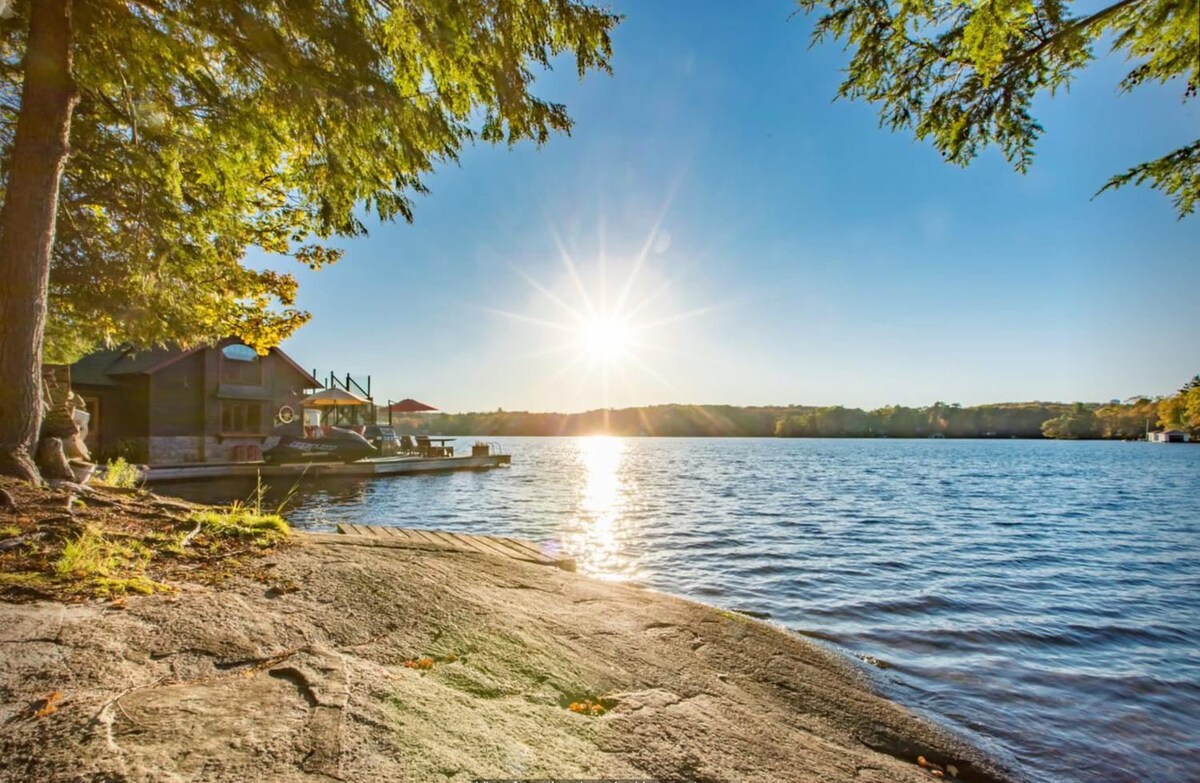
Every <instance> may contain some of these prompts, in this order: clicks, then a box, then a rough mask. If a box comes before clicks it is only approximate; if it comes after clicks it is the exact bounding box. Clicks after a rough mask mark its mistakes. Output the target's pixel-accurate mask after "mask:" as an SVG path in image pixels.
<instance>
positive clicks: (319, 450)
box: [263, 424, 377, 465]
mask: <svg viewBox="0 0 1200 783" xmlns="http://www.w3.org/2000/svg"><path fill="white" fill-rule="evenodd" d="M376 452H377V449H376V448H375V447H374V446H372V445H371V444H370V442H369V441H367V439H366V438H364V437H363V436H362V435H359V434H358V433H357V432H355V431H353V430H348V429H346V428H344V427H329V428H328V430H327V431H326V432H323V433H322V434H321V436H320V437H315V438H308V437H304V435H303V432H301V433H300V434H297V433H296V431H295V430H294V429H292V425H290V424H284V425H281V426H279V427H276V428H275V432H274V433H273V434H272V435H270V436H268V437H267V439H266V440H264V441H263V460H264V461H265V462H266V463H267V464H268V465H282V464H283V463H285V462H310V461H320V462H345V463H346V464H350V463H351V462H357V461H359V460H360V459H364V458H366V457H371V456H374V455H375V454H376Z"/></svg>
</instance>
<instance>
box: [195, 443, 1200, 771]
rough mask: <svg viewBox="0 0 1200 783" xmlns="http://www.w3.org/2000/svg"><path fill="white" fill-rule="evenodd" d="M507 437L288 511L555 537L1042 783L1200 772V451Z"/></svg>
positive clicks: (597, 563)
mask: <svg viewBox="0 0 1200 783" xmlns="http://www.w3.org/2000/svg"><path fill="white" fill-rule="evenodd" d="M505 443H506V446H507V447H508V448H509V449H510V450H511V451H512V452H513V454H514V463H513V466H512V468H511V469H508V470H498V471H492V472H487V473H455V474H444V475H427V476H413V477H404V478H397V479H391V480H387V479H385V480H377V481H373V482H346V483H341V484H337V485H332V486H324V487H322V488H320V489H317V490H306V491H304V492H302V493H301V495H300V499H299V504H298V505H297V506H296V507H295V508H294V510H293V511H292V513H291V514H290V515H289V516H290V518H291V519H292V521H293V522H294V523H295V524H297V525H300V526H302V527H311V528H315V529H328V528H329V527H331V526H332V525H334V524H336V523H337V522H341V521H352V522H359V523H367V524H392V525H400V526H416V527H420V526H426V527H429V526H437V527H442V528H447V529H452V530H461V531H471V532H481V533H489V532H490V533H497V534H501V535H511V536H519V537H523V538H530V539H535V540H539V541H543V542H545V543H546V545H547V546H551V547H554V548H557V549H562V550H566V551H569V552H572V553H573V554H574V555H575V556H576V557H577V558H578V559H579V562H580V564H581V569H582V570H583V571H585V572H587V573H591V574H594V575H596V576H600V577H602V578H608V579H624V580H627V581H630V582H633V583H636V584H641V585H645V586H648V587H652V588H655V589H659V590H664V591H667V592H673V593H676V594H680V595H684V596H690V597H693V598H698V599H701V600H705V601H708V602H710V603H715V604H718V605H721V606H723V607H726V608H729V609H736V610H739V611H747V612H753V613H757V614H763V615H769V617H770V621H771V622H775V623H778V624H780V625H781V626H784V627H787V628H790V629H792V630H794V631H796V632H798V633H802V634H804V635H806V636H809V637H812V638H815V639H818V640H820V642H821V643H823V644H829V645H831V646H833V647H836V648H839V649H841V650H843V651H845V652H848V653H850V654H852V655H854V656H855V657H856V658H858V659H860V660H862V661H864V662H866V664H869V665H870V667H871V668H870V671H871V672H873V673H874V677H875V679H876V681H877V682H878V683H879V685H880V687H881V688H882V689H883V690H884V691H885V692H887V693H888V694H889V695H891V696H893V697H894V698H897V699H899V700H900V701H903V702H904V703H906V704H908V705H910V706H911V707H913V708H914V709H916V710H917V711H919V712H922V713H924V714H926V715H929V716H930V717H932V718H934V719H936V720H940V721H943V722H945V723H947V724H949V725H951V726H952V727H954V728H956V729H958V730H959V731H961V732H963V733H965V734H967V735H969V736H970V737H971V738H972V739H974V740H975V741H976V742H978V743H980V744H982V745H983V746H985V747H987V748H989V749H991V750H992V751H993V752H995V753H997V754H999V755H1001V756H1002V757H1006V758H1008V759H1010V760H1014V761H1019V763H1018V764H1017V766H1019V767H1020V768H1023V769H1027V770H1030V777H1031V779H1037V780H1067V781H1076V782H1077V783H1083V781H1095V780H1104V781H1131V782H1132V781H1142V780H1146V779H1154V780H1179V781H1183V780H1200V741H1197V736H1200V735H1198V734H1197V730H1196V727H1197V726H1200V448H1196V447H1191V446H1156V445H1150V444H1123V443H1055V442H1030V441H903V440H877V441H829V440H790V441H788V440H755V439H727V440H692V439H631V440H624V441H622V440H619V439H603V438H602V439H573V438H545V439H521V438H512V439H508V440H507V441H505ZM180 489H181V491H182V492H183V494H190V495H192V496H196V497H198V498H199V499H214V497H213V495H212V493H213V492H216V493H219V494H220V493H224V494H225V495H226V497H225V499H229V498H230V497H244V496H245V494H246V491H245V490H237V491H235V490H234V489H232V488H230V487H227V486H226V487H215V486H212V485H209V486H207V487H204V488H186V487H181V488H180ZM281 489H286V488H281ZM205 493H208V494H207V495H205Z"/></svg>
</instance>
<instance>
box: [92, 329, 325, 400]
mask: <svg viewBox="0 0 1200 783" xmlns="http://www.w3.org/2000/svg"><path fill="white" fill-rule="evenodd" d="M240 342H241V340H239V339H237V338H236V337H227V338H226V339H224V340H221V341H219V342H217V343H215V344H213V345H201V346H198V347H195V348H180V347H177V346H176V347H167V348H147V349H143V350H140V351H135V350H134V349H133V348H130V347H128V346H126V347H123V348H116V349H105V350H100V351H95V352H94V353H90V354H88V355H87V356H85V357H83V358H82V359H80V360H79V361H77V362H75V364H73V365H71V382H72V383H75V384H79V385H81V386H114V385H115V383H114V382H113V380H112V376H121V375H153V374H154V373H156V372H158V371H159V370H163V369H165V368H167V367H170V366H171V365H172V364H175V363H176V362H178V361H179V360H181V359H184V358H186V357H188V356H191V355H193V354H195V353H197V352H198V351H203V350H207V349H209V348H213V349H220V348H224V347H225V346H227V345H231V344H234V343H240ZM268 353H269V354H270V355H273V356H276V357H278V358H279V359H281V360H283V363H284V364H286V365H287V366H288V367H290V368H291V369H293V370H295V371H296V373H298V374H299V375H300V376H301V378H302V379H303V381H304V383H305V388H310V389H311V388H316V387H319V386H320V385H321V382H320V381H318V380H317V379H316V378H314V377H313V376H312V375H310V374H309V372H308V371H307V370H305V369H304V368H303V367H301V366H300V365H299V364H297V363H296V361H295V360H294V359H292V357H290V356H288V355H287V354H286V353H284V352H283V351H281V350H279V349H278V348H272V349H270V351H269V352H268Z"/></svg>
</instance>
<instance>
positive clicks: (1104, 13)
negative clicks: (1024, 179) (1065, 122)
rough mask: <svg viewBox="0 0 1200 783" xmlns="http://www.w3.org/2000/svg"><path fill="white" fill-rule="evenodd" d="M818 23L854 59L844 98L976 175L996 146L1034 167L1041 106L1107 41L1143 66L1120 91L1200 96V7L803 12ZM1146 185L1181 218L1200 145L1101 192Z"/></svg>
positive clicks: (1122, 4)
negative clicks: (1173, 85)
mask: <svg viewBox="0 0 1200 783" xmlns="http://www.w3.org/2000/svg"><path fill="white" fill-rule="evenodd" d="M798 2H799V5H800V7H801V8H802V9H803V10H805V11H806V12H810V13H811V12H816V11H818V10H819V11H820V12H821V16H820V17H819V18H818V20H817V22H816V26H815V29H814V31H813V40H814V42H821V41H825V40H827V39H830V38H838V39H842V40H844V41H845V42H846V44H847V45H848V47H849V48H850V49H852V50H853V54H852V55H851V59H850V64H849V67H848V69H847V72H846V78H845V80H844V81H843V82H842V84H841V86H840V88H839V90H838V95H839V96H840V97H846V98H851V99H862V100H866V101H870V102H872V103H875V104H878V105H879V107H880V122H881V124H882V125H884V126H887V127H889V128H891V129H892V130H900V129H907V130H911V131H913V132H914V133H915V134H916V136H917V138H919V139H922V140H929V141H931V142H932V143H933V145H934V147H935V148H937V150H938V151H939V152H941V153H942V155H943V156H944V157H945V158H946V159H947V160H949V161H951V162H954V163H957V164H960V165H966V164H967V163H969V162H970V161H971V160H972V159H973V158H974V157H975V156H976V155H977V154H979V152H980V151H981V150H982V149H983V148H984V147H986V146H988V145H992V144H995V145H997V146H999V147H1000V149H1001V150H1002V151H1003V153H1004V155H1005V157H1006V158H1007V159H1008V160H1009V162H1011V163H1012V164H1013V165H1014V167H1015V168H1016V169H1017V170H1018V171H1022V172H1024V171H1026V170H1027V169H1028V168H1029V166H1030V165H1031V163H1032V162H1033V155H1034V145H1035V143H1036V141H1037V139H1038V137H1039V136H1040V135H1041V133H1042V127H1041V125H1039V124H1038V122H1037V120H1036V119H1035V118H1034V117H1033V114H1032V113H1031V107H1032V105H1033V101H1034V99H1035V98H1036V97H1037V96H1038V95H1039V94H1042V93H1048V94H1051V95H1053V94H1054V93H1055V92H1057V91H1058V90H1059V89H1061V88H1064V87H1066V86H1068V85H1069V83H1070V80H1071V78H1072V77H1073V75H1074V73H1075V72H1076V71H1077V70H1078V69H1079V68H1081V67H1083V66H1085V65H1086V64H1087V63H1089V62H1090V61H1091V60H1092V59H1093V57H1094V52H1093V48H1094V46H1095V45H1096V43H1097V42H1098V41H1100V39H1105V40H1106V41H1111V46H1112V48H1113V50H1114V51H1116V52H1123V53H1124V54H1125V55H1126V56H1127V57H1128V58H1130V59H1132V60H1133V61H1134V62H1135V65H1134V66H1133V68H1132V70H1130V71H1129V73H1128V74H1127V75H1126V76H1125V78H1124V80H1123V81H1122V82H1121V89H1122V90H1125V91H1128V90H1132V89H1134V88H1135V87H1137V86H1139V85H1141V84H1143V83H1145V82H1147V81H1154V82H1160V83H1165V82H1169V81H1172V80H1175V79H1180V80H1181V81H1183V82H1184V87H1183V90H1182V97H1183V100H1185V101H1186V100H1189V99H1191V98H1194V97H1195V96H1196V91H1197V87H1198V86H1200V3H1197V2H1196V1H1195V0H1118V2H1115V3H1113V4H1112V5H1109V6H1107V7H1105V8H1102V9H1100V10H1097V11H1094V12H1092V13H1089V14H1085V15H1078V14H1074V13H1072V9H1071V2H1070V0H974V1H973V2H957V0H898V2H894V3H886V2H879V0H798ZM1130 183H1133V184H1142V183H1148V184H1150V186H1151V187H1153V188H1157V189H1159V190H1162V191H1163V192H1164V193H1166V194H1168V195H1170V196H1171V197H1172V198H1173V200H1174V203H1175V207H1176V211H1177V213H1178V214H1179V216H1180V217H1183V216H1184V215H1186V214H1189V213H1191V212H1192V211H1193V210H1194V208H1195V203H1196V198H1197V194H1200V140H1197V141H1196V142H1194V143H1192V144H1189V145H1187V146H1185V147H1182V148H1181V149H1179V150H1176V151H1175V152H1172V153H1170V154H1168V155H1166V156H1164V157H1162V158H1160V159H1158V160H1155V161H1152V162H1149V163H1143V164H1141V165H1139V166H1135V167H1134V168H1132V169H1130V170H1129V171H1127V172H1125V173H1124V174H1119V175H1117V176H1115V177H1113V178H1112V179H1111V180H1109V182H1108V183H1107V184H1106V185H1105V186H1104V187H1103V188H1101V192H1103V191H1104V190H1108V189H1110V188H1119V187H1122V186H1124V185H1126V184H1130Z"/></svg>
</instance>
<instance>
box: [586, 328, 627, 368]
mask: <svg viewBox="0 0 1200 783" xmlns="http://www.w3.org/2000/svg"><path fill="white" fill-rule="evenodd" d="M632 331H633V330H632V329H631V328H630V326H629V325H628V324H626V323H624V322H622V321H621V320H619V319H616V318H603V317H601V318H595V319H591V320H587V321H584V322H583V323H581V324H580V325H579V329H578V335H577V339H578V343H579V351H580V353H581V354H582V355H583V357H584V358H585V359H587V360H588V361H590V362H599V363H601V364H613V363H615V362H618V361H620V360H621V359H622V358H623V357H624V356H625V355H626V353H628V351H629V349H630V348H631V347H632V342H633V340H632Z"/></svg>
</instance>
